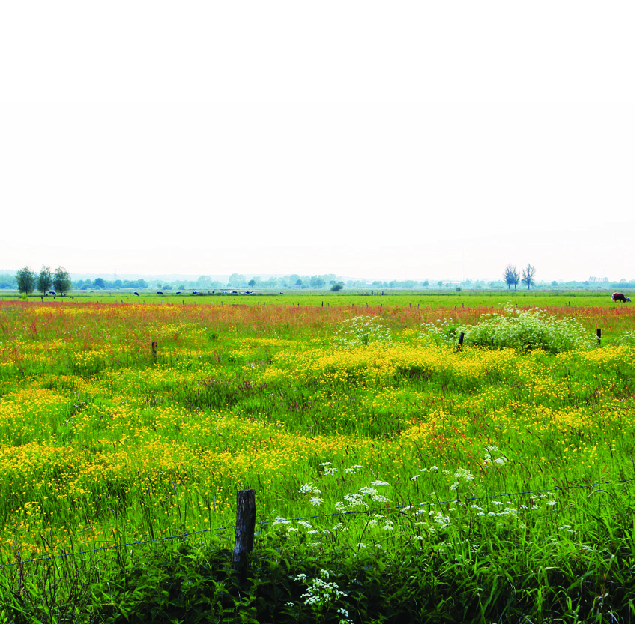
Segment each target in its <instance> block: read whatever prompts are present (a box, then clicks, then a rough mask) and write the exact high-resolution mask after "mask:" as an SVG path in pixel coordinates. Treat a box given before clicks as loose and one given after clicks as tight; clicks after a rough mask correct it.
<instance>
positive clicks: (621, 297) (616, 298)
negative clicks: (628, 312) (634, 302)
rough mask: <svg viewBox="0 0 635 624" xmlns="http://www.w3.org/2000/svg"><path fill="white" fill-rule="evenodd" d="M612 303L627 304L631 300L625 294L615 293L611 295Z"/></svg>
mask: <svg viewBox="0 0 635 624" xmlns="http://www.w3.org/2000/svg"><path fill="white" fill-rule="evenodd" d="M611 301H621V302H622V303H626V302H627V301H630V298H629V297H627V296H626V295H625V294H624V293H613V294H612V295H611Z"/></svg>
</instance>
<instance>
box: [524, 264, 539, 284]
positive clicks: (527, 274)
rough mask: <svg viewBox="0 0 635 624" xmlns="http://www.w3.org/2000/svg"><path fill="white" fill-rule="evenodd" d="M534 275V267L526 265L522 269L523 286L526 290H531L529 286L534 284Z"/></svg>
mask: <svg viewBox="0 0 635 624" xmlns="http://www.w3.org/2000/svg"><path fill="white" fill-rule="evenodd" d="M534 275H536V267H533V266H531V264H528V265H527V266H526V267H525V268H524V269H523V284H527V290H529V289H530V288H531V286H532V285H533V284H534V283H535V280H534Z"/></svg>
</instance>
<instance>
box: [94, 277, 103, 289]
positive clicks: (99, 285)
mask: <svg viewBox="0 0 635 624" xmlns="http://www.w3.org/2000/svg"><path fill="white" fill-rule="evenodd" d="M93 288H101V289H102V290H103V289H104V288H106V282H105V281H104V278H103V277H98V278H96V279H95V280H93Z"/></svg>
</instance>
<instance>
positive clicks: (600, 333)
mask: <svg viewBox="0 0 635 624" xmlns="http://www.w3.org/2000/svg"><path fill="white" fill-rule="evenodd" d="M595 335H596V336H597V337H598V344H600V341H601V340H602V330H601V329H600V328H598V329H596V330H595Z"/></svg>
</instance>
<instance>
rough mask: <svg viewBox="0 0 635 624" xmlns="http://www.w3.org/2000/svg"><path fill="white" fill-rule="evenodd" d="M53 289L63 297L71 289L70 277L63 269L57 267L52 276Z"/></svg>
mask: <svg viewBox="0 0 635 624" xmlns="http://www.w3.org/2000/svg"><path fill="white" fill-rule="evenodd" d="M53 288H54V290H55V292H56V293H58V294H60V295H65V294H66V293H67V292H68V291H69V290H70V289H71V277H70V275H69V274H68V271H67V270H66V269H65V268H64V267H57V269H55V275H54V276H53Z"/></svg>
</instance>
